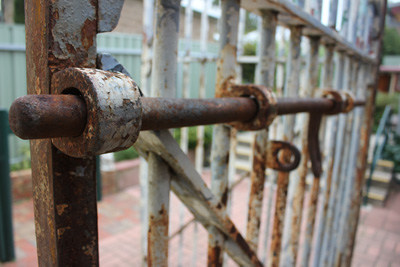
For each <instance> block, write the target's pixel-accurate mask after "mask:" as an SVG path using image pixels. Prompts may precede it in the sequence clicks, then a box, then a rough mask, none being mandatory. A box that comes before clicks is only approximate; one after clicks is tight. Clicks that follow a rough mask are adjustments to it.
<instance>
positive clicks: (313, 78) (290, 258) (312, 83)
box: [284, 37, 321, 266]
mask: <svg viewBox="0 0 400 267" xmlns="http://www.w3.org/2000/svg"><path fill="white" fill-rule="evenodd" d="M309 41H310V42H309V46H310V50H309V52H308V59H307V73H308V77H307V78H308V79H307V80H308V84H307V87H308V90H307V91H306V96H307V97H314V95H315V91H316V89H317V87H318V64H319V57H318V55H319V42H320V39H319V38H318V37H317V38H310V40H309ZM314 114H319V119H320V117H321V113H317V112H314V113H310V115H309V118H307V119H306V121H307V123H305V124H304V127H303V131H302V139H301V148H302V153H301V155H302V161H301V165H300V169H299V172H298V177H293V178H292V179H291V180H290V185H289V186H290V188H289V192H293V194H292V195H289V202H290V203H291V207H290V208H291V210H292V212H291V227H290V229H289V232H288V235H289V241H288V242H289V243H288V245H289V247H288V248H285V251H286V253H285V256H286V257H285V259H284V262H285V264H287V266H289V265H290V266H295V265H296V260H297V254H298V249H299V239H300V232H301V229H300V226H301V222H302V214H303V203H304V193H305V187H306V176H307V173H308V161H309V158H310V156H311V158H312V159H314V158H313V157H312V156H313V155H314V154H315V153H319V145H318V142H319V138H318V131H319V122H317V124H315V120H316V118H315V116H313V115H314ZM312 126H314V127H312ZM309 127H310V130H315V131H316V134H314V135H313V136H312V137H311V138H310V137H309V136H310V135H309ZM310 139H311V140H310ZM314 142H315V143H316V144H317V146H315V145H313V144H315V143H314ZM309 144H310V145H311V146H310V147H311V148H314V149H313V150H312V151H309ZM309 152H310V155H309ZM312 163H313V164H312V167H313V169H314V168H317V166H316V164H317V163H316V162H315V160H313V161H312ZM319 168H321V167H320V166H319ZM318 178H319V176H318Z"/></svg>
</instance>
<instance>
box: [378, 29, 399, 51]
mask: <svg viewBox="0 0 400 267" xmlns="http://www.w3.org/2000/svg"><path fill="white" fill-rule="evenodd" d="M382 52H383V55H399V54H400V35H399V32H398V31H397V29H396V28H389V27H385V32H384V35H383V45H382Z"/></svg>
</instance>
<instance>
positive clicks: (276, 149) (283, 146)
mask: <svg viewBox="0 0 400 267" xmlns="http://www.w3.org/2000/svg"><path fill="white" fill-rule="evenodd" d="M280 153H282V154H285V155H286V156H285V157H279V154H280ZM300 160H301V155H300V151H299V150H298V149H297V148H296V147H295V146H294V145H292V144H291V143H289V142H282V141H273V140H271V141H269V142H267V152H266V161H265V162H266V164H267V167H268V168H270V169H274V170H277V171H282V172H290V171H293V170H294V169H296V168H297V167H298V166H299V164H300Z"/></svg>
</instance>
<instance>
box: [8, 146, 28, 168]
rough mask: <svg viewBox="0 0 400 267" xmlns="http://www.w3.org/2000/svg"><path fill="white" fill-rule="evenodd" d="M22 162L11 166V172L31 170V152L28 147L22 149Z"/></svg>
mask: <svg viewBox="0 0 400 267" xmlns="http://www.w3.org/2000/svg"><path fill="white" fill-rule="evenodd" d="M20 157H21V161H20V162H17V163H13V164H10V171H20V170H26V169H30V168H31V152H30V150H29V146H28V145H24V146H22V147H21V148H20Z"/></svg>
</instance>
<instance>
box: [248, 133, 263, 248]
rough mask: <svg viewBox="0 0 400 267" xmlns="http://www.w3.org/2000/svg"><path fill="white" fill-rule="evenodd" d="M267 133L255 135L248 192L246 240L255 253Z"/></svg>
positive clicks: (259, 220) (258, 231)
mask: <svg viewBox="0 0 400 267" xmlns="http://www.w3.org/2000/svg"><path fill="white" fill-rule="evenodd" d="M267 141H268V131H267V130H264V131H262V132H260V133H257V134H256V136H255V138H254V143H253V151H254V152H253V166H252V171H251V178H250V179H251V184H250V192H249V210H248V215H247V230H246V240H247V242H248V243H249V245H250V247H251V248H252V249H253V250H254V251H257V248H258V239H259V234H260V225H261V211H262V200H263V196H264V180H265V169H266V165H267Z"/></svg>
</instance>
